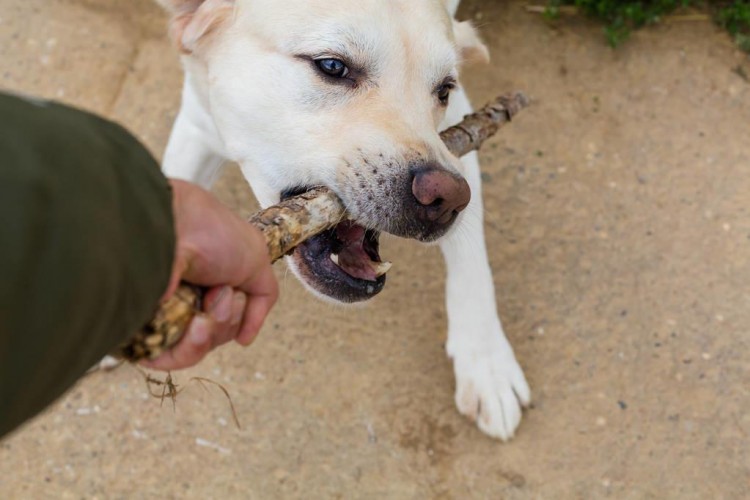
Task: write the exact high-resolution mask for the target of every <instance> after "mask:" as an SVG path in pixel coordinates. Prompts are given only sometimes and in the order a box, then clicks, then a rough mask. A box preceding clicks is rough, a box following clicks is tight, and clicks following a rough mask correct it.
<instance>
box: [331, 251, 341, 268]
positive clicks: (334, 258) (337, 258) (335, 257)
mask: <svg viewBox="0 0 750 500" xmlns="http://www.w3.org/2000/svg"><path fill="white" fill-rule="evenodd" d="M331 260H332V261H333V263H334V264H336V265H337V266H338V265H339V256H338V254H335V253H332V254H331Z"/></svg>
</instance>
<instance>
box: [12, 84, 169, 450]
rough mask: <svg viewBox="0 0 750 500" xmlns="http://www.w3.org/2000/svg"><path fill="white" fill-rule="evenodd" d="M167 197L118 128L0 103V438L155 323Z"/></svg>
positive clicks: (163, 271)
mask: <svg viewBox="0 0 750 500" xmlns="http://www.w3.org/2000/svg"><path fill="white" fill-rule="evenodd" d="M171 204H172V196H171V191H170V188H169V184H168V183H167V180H166V179H165V177H164V176H163V175H162V173H161V171H160V170H159V166H158V164H157V163H156V161H155V160H154V159H153V158H152V157H151V155H150V154H149V153H148V151H146V149H145V148H144V147H143V146H142V145H141V144H139V143H138V141H137V140H136V139H135V138H133V136H132V135H130V134H129V133H128V132H127V131H125V130H124V129H123V128H122V127H120V126H118V125H116V124H114V123H111V122H108V121H106V120H103V119H101V118H97V117H96V116H93V115H91V114H88V113H84V112H82V111H78V110H74V109H72V108H69V107H65V106H62V105H59V104H53V103H50V102H46V101H35V100H32V99H21V98H17V97H12V96H9V95H4V94H1V93H0V436H2V435H4V434H6V433H7V432H8V431H10V430H12V429H13V428H14V427H16V426H17V425H19V424H20V423H22V422H23V421H25V420H27V419H28V418H30V417H32V416H33V415H35V414H36V413H38V412H39V411H41V410H42V409H44V407H46V406H47V405H48V404H50V403H51V402H53V401H54V400H55V399H56V398H57V397H59V396H60V395H61V394H62V393H63V392H65V390H67V389H68V388H69V387H70V386H72V385H73V384H74V383H75V381H76V380H77V379H78V378H80V377H81V376H82V375H83V374H84V373H85V371H86V370H87V369H88V368H89V367H91V366H92V365H94V364H95V363H96V362H97V361H99V360H100V359H101V358H102V357H103V356H104V355H105V354H106V353H107V352H109V351H110V350H111V349H112V348H113V347H115V346H116V345H118V344H119V343H121V342H123V341H124V340H125V339H126V338H127V337H128V336H129V335H130V334H131V333H133V332H134V331H135V330H136V329H137V328H138V327H140V326H141V325H143V324H144V323H145V322H146V321H147V320H148V318H149V317H150V316H151V314H152V313H153V312H154V309H155V307H156V304H157V303H158V300H159V298H160V296H161V295H162V294H163V293H164V291H165V290H166V287H167V282H168V280H169V274H170V271H171V267H172V260H173V257H174V244H175V241H174V240H175V236H174V228H173V220H172V206H171Z"/></svg>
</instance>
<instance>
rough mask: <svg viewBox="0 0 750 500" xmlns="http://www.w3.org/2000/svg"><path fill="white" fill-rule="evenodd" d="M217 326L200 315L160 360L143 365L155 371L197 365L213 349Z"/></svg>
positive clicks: (209, 318)
mask: <svg viewBox="0 0 750 500" xmlns="http://www.w3.org/2000/svg"><path fill="white" fill-rule="evenodd" d="M215 329H216V324H215V322H214V320H213V319H211V317H209V316H207V315H205V314H199V315H197V316H195V317H194V318H193V320H192V321H191V322H190V326H188V329H187V332H186V333H185V336H184V337H183V338H182V339H181V340H180V341H179V342H178V343H177V345H175V346H174V347H173V348H171V349H170V350H169V351H167V352H165V353H164V354H162V355H161V356H159V357H158V358H156V359H155V360H152V361H146V362H143V363H142V364H143V365H144V366H146V367H147V368H152V369H154V370H179V369H181V368H187V367H189V366H193V365H195V364H197V363H198V362H199V361H200V360H202V359H203V358H204V357H205V356H206V354H208V352H209V351H210V350H211V349H212V348H213V339H212V337H213V333H214V330H215Z"/></svg>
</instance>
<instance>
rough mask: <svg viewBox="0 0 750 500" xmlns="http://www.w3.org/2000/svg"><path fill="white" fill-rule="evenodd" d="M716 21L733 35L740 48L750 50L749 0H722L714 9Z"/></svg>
mask: <svg viewBox="0 0 750 500" xmlns="http://www.w3.org/2000/svg"><path fill="white" fill-rule="evenodd" d="M716 22H717V23H719V24H720V25H721V26H723V27H724V28H726V29H727V31H729V33H731V34H732V36H734V40H735V42H737V45H739V47H740V48H741V49H742V50H744V51H745V52H750V1H747V0H745V1H734V2H724V5H720V6H719V7H718V8H717V10H716Z"/></svg>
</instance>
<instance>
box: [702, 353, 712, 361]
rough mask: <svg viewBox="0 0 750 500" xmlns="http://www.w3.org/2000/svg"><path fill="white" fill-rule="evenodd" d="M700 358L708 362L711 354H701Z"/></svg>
mask: <svg viewBox="0 0 750 500" xmlns="http://www.w3.org/2000/svg"><path fill="white" fill-rule="evenodd" d="M701 358H703V359H705V360H706V361H708V360H709V359H711V354H709V353H707V352H704V353H703V354H701Z"/></svg>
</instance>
